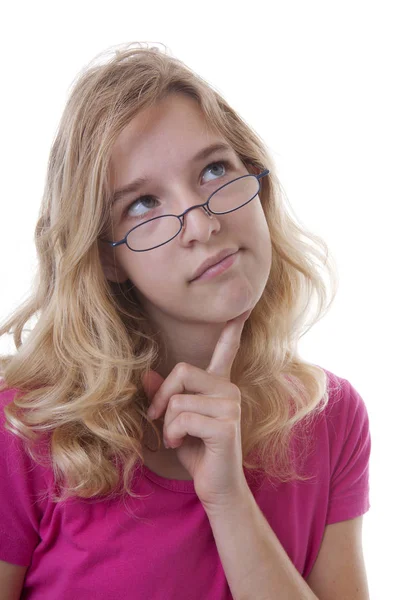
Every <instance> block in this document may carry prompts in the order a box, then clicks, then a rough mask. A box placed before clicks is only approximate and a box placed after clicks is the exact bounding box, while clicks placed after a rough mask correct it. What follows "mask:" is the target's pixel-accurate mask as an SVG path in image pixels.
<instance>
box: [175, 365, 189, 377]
mask: <svg viewBox="0 0 400 600" xmlns="http://www.w3.org/2000/svg"><path fill="white" fill-rule="evenodd" d="M175 370H176V373H177V375H181V376H184V375H185V374H186V373H187V372H188V364H187V363H185V362H179V363H177V364H176V365H175Z"/></svg>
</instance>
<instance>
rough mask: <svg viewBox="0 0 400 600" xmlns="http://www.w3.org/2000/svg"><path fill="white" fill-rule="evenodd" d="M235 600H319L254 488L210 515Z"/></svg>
mask: <svg viewBox="0 0 400 600" xmlns="http://www.w3.org/2000/svg"><path fill="white" fill-rule="evenodd" d="M207 516H208V518H209V521H210V525H211V528H212V531H213V534H214V539H215V543H216V546H217V549H218V553H219V556H220V559H221V562H222V566H223V569H224V572H225V576H226V579H227V581H228V584H229V587H230V590H231V593H232V596H233V598H234V600H294V599H295V600H318V598H317V596H316V595H315V594H314V593H313V591H312V590H311V588H310V587H309V586H308V585H307V583H306V582H305V580H304V579H303V577H302V576H301V575H300V573H299V572H298V571H297V569H296V567H295V566H294V565H293V563H292V562H291V560H290V558H289V557H288V555H287V554H286V551H285V549H284V548H283V546H282V545H281V543H280V542H279V540H278V538H277V537H276V535H275V533H274V531H273V530H272V528H271V526H270V525H269V523H268V522H267V520H266V519H265V517H264V515H263V514H262V512H261V510H260V509H259V507H258V505H257V502H256V501H255V499H254V497H253V495H252V493H251V490H250V488H249V489H248V492H247V490H246V492H245V493H243V494H242V496H241V498H240V499H236V500H232V504H231V505H230V506H229V507H224V509H223V510H222V509H221V510H220V511H219V510H214V511H213V512H212V513H211V512H207Z"/></svg>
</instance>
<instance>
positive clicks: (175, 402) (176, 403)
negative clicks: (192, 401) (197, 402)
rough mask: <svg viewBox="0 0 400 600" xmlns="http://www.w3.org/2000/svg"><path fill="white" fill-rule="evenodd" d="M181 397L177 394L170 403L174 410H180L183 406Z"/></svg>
mask: <svg viewBox="0 0 400 600" xmlns="http://www.w3.org/2000/svg"><path fill="white" fill-rule="evenodd" d="M181 401H182V399H181V396H179V395H178V394H176V395H175V396H172V397H171V399H170V401H169V405H170V407H171V408H172V410H178V409H179V407H180V406H181Z"/></svg>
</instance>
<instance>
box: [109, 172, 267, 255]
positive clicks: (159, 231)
mask: <svg viewBox="0 0 400 600" xmlns="http://www.w3.org/2000/svg"><path fill="white" fill-rule="evenodd" d="M269 172H270V171H269V169H265V170H264V171H262V172H261V173H260V174H259V175H244V176H243V177H238V178H237V179H233V180H232V181H229V182H228V183H225V185H223V186H221V187H220V188H218V189H217V190H215V192H213V193H212V194H211V196H210V197H209V198H208V200H207V201H206V202H204V203H203V204H196V205H195V206H191V207H190V208H188V209H187V210H185V211H184V212H183V213H182V214H181V215H162V216H160V217H154V218H153V219H149V220H148V221H145V222H144V223H141V224H140V225H136V226H135V227H133V228H132V229H130V230H129V231H128V233H127V234H126V236H125V237H124V238H123V239H122V240H120V241H119V242H111V241H110V240H102V241H104V242H106V243H107V244H110V245H111V246H112V247H113V248H115V247H116V246H120V245H121V244H126V245H127V246H128V248H129V249H130V250H132V251H133V252H147V251H148V250H154V249H155V248H159V247H160V246H164V244H168V242H170V241H171V240H173V239H174V238H175V237H176V236H177V235H178V234H179V233H180V232H181V230H182V228H183V225H184V221H183V219H184V216H185V215H186V213H188V212H189V211H190V210H193V209H194V208H200V207H201V208H203V209H204V211H205V212H206V214H210V213H212V214H214V215H224V214H227V213H230V212H234V211H235V210H238V209H239V208H242V206H245V205H246V204H248V203H249V202H251V201H252V200H253V199H254V198H255V197H256V196H257V194H258V192H259V191H260V179H262V177H265V176H266V175H268V173H269Z"/></svg>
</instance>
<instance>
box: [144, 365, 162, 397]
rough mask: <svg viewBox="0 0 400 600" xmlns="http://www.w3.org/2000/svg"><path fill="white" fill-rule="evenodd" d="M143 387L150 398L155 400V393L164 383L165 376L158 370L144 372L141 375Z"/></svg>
mask: <svg viewBox="0 0 400 600" xmlns="http://www.w3.org/2000/svg"><path fill="white" fill-rule="evenodd" d="M141 380H142V385H143V389H144V391H145V393H146V396H147V397H148V399H149V400H150V402H151V401H152V400H153V398H154V396H155V394H156V393H157V391H158V389H159V388H160V386H161V384H162V383H163V381H165V380H164V377H162V375H160V374H159V373H157V371H152V370H151V371H149V372H148V373H143V374H142V375H141Z"/></svg>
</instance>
